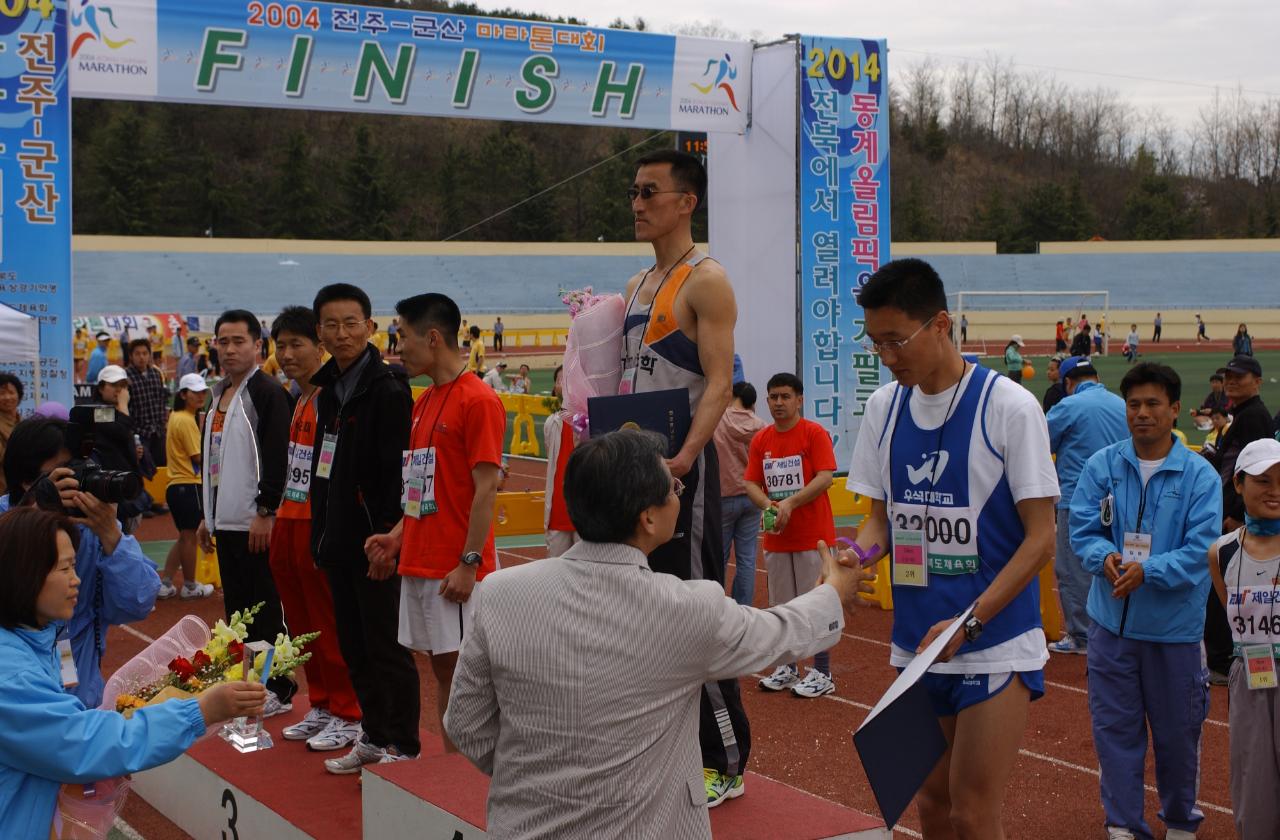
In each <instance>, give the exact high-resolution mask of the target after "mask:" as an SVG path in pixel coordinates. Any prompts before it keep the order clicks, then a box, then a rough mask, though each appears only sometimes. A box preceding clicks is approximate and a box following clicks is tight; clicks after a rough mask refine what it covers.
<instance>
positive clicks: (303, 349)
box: [270, 306, 361, 751]
mask: <svg viewBox="0 0 1280 840" xmlns="http://www.w3.org/2000/svg"><path fill="white" fill-rule="evenodd" d="M271 338H272V339H273V340H274V341H275V343H276V359H277V360H278V361H279V362H280V368H281V370H283V371H284V373H285V376H288V377H289V378H290V379H292V380H293V381H294V382H296V383H298V387H299V388H300V389H301V390H302V394H301V396H299V397H298V402H297V403H296V404H295V405H294V407H293V420H292V422H291V423H290V424H289V470H288V472H287V473H285V485H284V498H283V499H282V500H281V502H280V507H279V509H278V510H277V511H276V522H275V526H274V527H272V529H271V548H270V564H271V576H272V577H273V578H274V579H275V582H276V590H277V591H278V592H279V593H280V603H281V604H282V605H283V606H284V612H285V615H286V616H288V620H289V630H290V632H292V633H293V634H294V635H295V636H298V635H301V634H303V633H311V632H315V631H319V633H320V636H319V637H318V638H317V639H316V640H315V641H314V642H312V643H311V644H310V645H308V646H307V650H308V651H310V652H311V660H310V661H309V662H307V664H306V665H304V666H303V670H304V671H306V674H307V699H308V701H309V702H310V704H311V709H310V711H308V712H307V714H306V717H304V718H303V719H302V720H300V721H298V722H297V723H295V724H293V725H292V726H286V727H285V728H284V733H283V734H284V737H285V738H286V739H287V740H290V741H303V740H305V741H306V742H307V746H308V747H310V748H311V749H313V750H320V751H328V750H340V749H343V748H345V747H349V746H351V745H352V744H353V743H355V741H356V739H357V738H359V737H360V732H361V730H360V719H361V714H360V701H359V700H358V699H356V692H355V689H354V688H352V686H351V677H350V676H349V675H348V673H347V663H346V661H345V660H343V658H342V653H341V651H340V650H339V648H338V629H337V624H336V622H335V620H334V615H333V595H332V594H331V593H330V591H329V581H328V580H327V579H326V577H325V573H324V572H322V571H320V569H318V568H316V561H315V558H314V557H313V556H312V554H311V472H312V469H311V466H312V461H313V460H314V458H313V456H314V453H315V450H316V395H317V393H318V391H319V389H318V388H317V387H316V385H315V384H313V383H312V381H311V377H312V376H313V375H314V374H315V373H316V372H317V371H319V370H320V366H321V365H322V364H323V363H324V349H323V348H322V347H321V346H320V338H319V332H318V329H317V324H316V315H315V312H314V311H312V310H311V309H308V308H307V307H305V306H288V307H285V309H284V311H283V312H281V313H280V314H279V315H278V316H276V318H275V320H274V321H272V323H271Z"/></svg>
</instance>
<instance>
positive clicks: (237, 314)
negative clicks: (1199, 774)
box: [213, 309, 262, 341]
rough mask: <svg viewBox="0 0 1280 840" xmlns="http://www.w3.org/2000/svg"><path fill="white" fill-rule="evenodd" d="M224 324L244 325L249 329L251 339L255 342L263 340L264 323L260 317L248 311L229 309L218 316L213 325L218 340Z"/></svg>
mask: <svg viewBox="0 0 1280 840" xmlns="http://www.w3.org/2000/svg"><path fill="white" fill-rule="evenodd" d="M223 324H244V325H245V326H246V327H247V328H248V329H249V337H250V338H252V339H253V340H254V341H261V340H262V322H261V321H259V320H258V316H257V315H254V314H253V313H252V312H250V311H249V310H247V309H228V310H227V311H226V312H223V313H222V314H221V315H219V316H218V320H217V321H215V322H214V324H213V335H214V337H215V338H216V337H217V335H218V330H220V329H222V325H223Z"/></svg>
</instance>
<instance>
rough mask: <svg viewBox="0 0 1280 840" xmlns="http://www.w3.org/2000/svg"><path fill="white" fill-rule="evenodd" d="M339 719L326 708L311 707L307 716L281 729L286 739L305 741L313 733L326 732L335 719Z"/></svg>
mask: <svg viewBox="0 0 1280 840" xmlns="http://www.w3.org/2000/svg"><path fill="white" fill-rule="evenodd" d="M335 720H338V718H335V717H334V716H333V715H331V714H329V713H328V712H327V711H325V710H324V709H311V710H309V711H308V712H307V714H306V716H305V717H304V718H303V719H302V720H300V721H298V722H297V723H295V724H291V725H290V726H286V727H285V728H284V729H282V730H281V731H280V734H281V735H283V736H284V739H285V740H286V741H305V740H307V739H308V738H310V737H311V736H313V735H319V734H320V733H321V732H324V731H325V730H326V729H328V728H329V726H330V725H331V724H332V722H333V721H335Z"/></svg>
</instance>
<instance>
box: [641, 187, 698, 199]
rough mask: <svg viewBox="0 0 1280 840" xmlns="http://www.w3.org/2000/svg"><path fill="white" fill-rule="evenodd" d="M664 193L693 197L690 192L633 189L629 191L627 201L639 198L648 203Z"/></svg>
mask: <svg viewBox="0 0 1280 840" xmlns="http://www.w3.org/2000/svg"><path fill="white" fill-rule="evenodd" d="M663 193H678V194H680V195H692V193H690V192H689V191H688V190H655V189H654V188H653V187H631V188H630V189H628V190H627V200H628V201H635V200H636V199H637V198H643V199H644V200H645V201H648V200H649V199H651V198H653V197H654V196H655V195H662V194H663Z"/></svg>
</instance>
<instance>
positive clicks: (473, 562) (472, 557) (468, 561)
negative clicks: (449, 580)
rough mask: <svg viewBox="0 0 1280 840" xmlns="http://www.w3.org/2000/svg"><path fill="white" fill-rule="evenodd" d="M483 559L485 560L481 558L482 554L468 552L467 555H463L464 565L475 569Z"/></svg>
mask: <svg viewBox="0 0 1280 840" xmlns="http://www.w3.org/2000/svg"><path fill="white" fill-rule="evenodd" d="M483 559H484V558H483V557H481V556H480V552H478V551H468V552H467V553H466V554H464V555H462V565H464V566H471V567H472V568H475V567H476V566H479V565H480V561H481V560H483Z"/></svg>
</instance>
